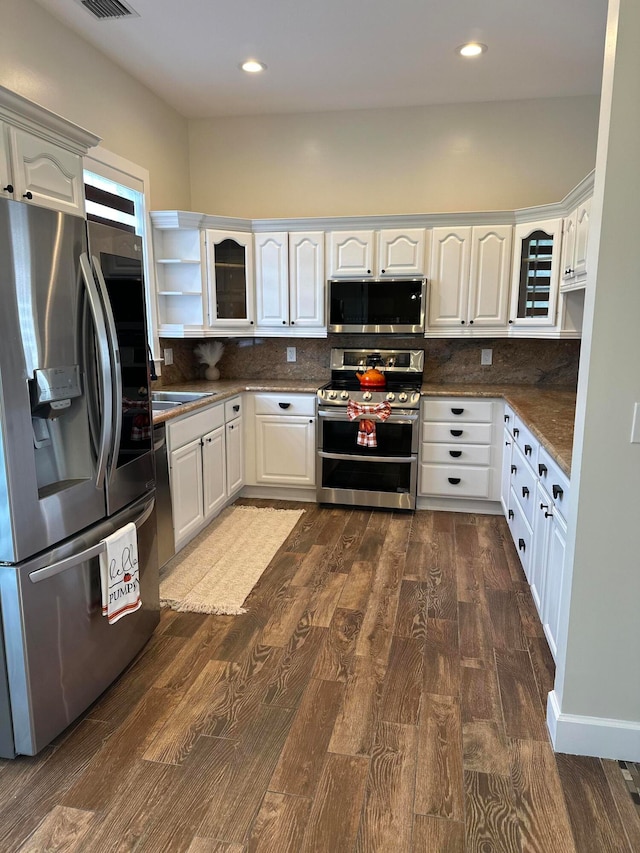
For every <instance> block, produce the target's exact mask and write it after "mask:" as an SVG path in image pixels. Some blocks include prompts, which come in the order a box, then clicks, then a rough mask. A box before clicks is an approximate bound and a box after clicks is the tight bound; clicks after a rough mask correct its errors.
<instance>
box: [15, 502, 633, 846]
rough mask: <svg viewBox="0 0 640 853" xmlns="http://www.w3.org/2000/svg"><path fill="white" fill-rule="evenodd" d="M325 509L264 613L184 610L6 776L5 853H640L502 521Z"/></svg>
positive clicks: (615, 775) (610, 767) (621, 791)
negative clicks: (560, 748)
mask: <svg viewBox="0 0 640 853" xmlns="http://www.w3.org/2000/svg"><path fill="white" fill-rule="evenodd" d="M245 502H246V503H253V504H260V503H263V502H260V501H250V502H249V501H245ZM264 503H266V502H264ZM270 505H274V504H273V502H270ZM277 505H279V506H288V504H284V503H282V502H281V503H279V504H277ZM305 509H306V512H305V514H304V515H303V516H302V518H301V519H300V521H299V522H298V524H297V526H296V528H295V529H294V531H293V532H292V534H291V535H290V536H289V538H288V540H287V541H286V543H285V544H284V546H283V547H282V548H281V549H280V551H279V552H278V554H277V555H276V557H275V558H274V560H273V561H272V563H271V565H270V567H269V569H268V570H267V571H266V572H265V574H264V575H263V577H262V578H261V580H260V582H259V584H258V585H257V587H256V588H255V590H254V591H253V592H252V594H251V596H250V598H249V599H248V601H247V605H246V606H247V613H246V614H244V615H242V616H234V617H232V616H203V615H199V614H189V613H184V614H178V613H175V612H172V611H166V612H163V614H162V620H161V624H160V627H159V629H158V631H157V632H156V634H155V635H154V637H153V638H152V640H151V641H150V643H149V644H148V646H147V647H146V648H145V650H144V651H143V653H142V654H141V655H140V656H139V657H138V658H137V660H136V661H135V662H134V663H133V664H132V665H131V666H130V667H129V668H128V669H127V671H126V672H125V673H124V674H123V675H122V677H121V678H120V679H119V680H118V681H117V682H116V683H115V684H114V685H113V686H112V687H111V688H110V689H109V690H108V691H107V692H106V693H105V694H104V695H103V696H102V697H101V698H100V699H99V701H98V702H97V703H96V704H95V705H94V706H93V707H92V708H91V709H90V710H89V711H88V712H87V714H86V715H85V716H84V718H83V719H81V720H79V721H78V722H77V723H76V724H74V725H73V726H72V727H71V728H70V729H69V730H67V731H66V732H65V733H64V734H63V735H62V736H60V738H58V740H57V741H56V742H55V743H54V744H52V745H51V746H49V747H47V748H46V749H45V750H44V751H43V752H42V753H41V754H40V755H39V756H37V757H35V758H26V757H21V758H18V759H16V760H15V761H2V762H0V851H2V853H9V851H21V853H25V851H33V852H34V853H35V851H63V850H64V851H67V853H70V851H78V853H80V852H81V853H86V852H87V851H97V853H105V851H127V850H135V851H148V853H161V851H171V853H174V851H176V853H177V851H188V853H298V851H300V853H303V851H304V853H321V851H322V853H324V852H325V851H326V853H343V851H344V853H365V851H382V853H403V851H406V853H418V851H430V852H431V853H462V851H465V853H490V852H491V851H505V852H506V851H508V853H514V851H522V852H523V853H524V851H532V853H570V851H575V853H609V851H611V853H613V851H616V853H622V852H623V851H624V852H625V853H633V851H638V850H640V817H638V812H637V810H636V809H635V806H634V805H633V803H632V802H631V799H630V797H629V795H628V792H627V790H626V786H625V783H624V780H623V779H622V776H621V774H620V772H619V769H618V767H617V764H616V763H615V762H608V761H600V760H597V759H588V758H578V757H572V756H565V755H555V754H554V753H553V751H552V749H551V745H550V743H549V739H548V736H547V730H546V726H545V703H546V694H547V692H548V691H549V690H550V689H551V687H552V684H553V661H552V659H551V657H550V654H549V651H548V649H547V647H546V643H545V640H544V636H543V633H542V629H541V626H540V623H539V621H538V617H537V615H536V613H535V609H534V606H533V602H532V600H531V598H530V594H529V589H528V586H527V584H526V582H525V579H524V576H523V575H522V572H521V569H520V566H519V563H518V559H517V556H516V553H515V551H514V549H513V546H512V544H511V542H510V540H509V537H508V531H507V529H506V525H505V523H504V521H503V519H501V518H497V517H491V516H474V515H464V514H452V513H430V512H418V513H415V515H409V514H393V513H389V512H368V511H363V510H359V509H358V510H349V509H338V508H333V509H332V508H320V507H316V506H314V505H305Z"/></svg>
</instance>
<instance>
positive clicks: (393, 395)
mask: <svg viewBox="0 0 640 853" xmlns="http://www.w3.org/2000/svg"><path fill="white" fill-rule="evenodd" d="M395 399H396V395H395V394H394V393H393V391H389V393H388V394H387V400H388V401H389V402H390V403H393V401H394V400H395Z"/></svg>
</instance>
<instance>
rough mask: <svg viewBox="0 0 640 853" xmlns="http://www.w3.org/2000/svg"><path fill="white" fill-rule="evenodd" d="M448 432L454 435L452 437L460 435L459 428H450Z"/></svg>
mask: <svg viewBox="0 0 640 853" xmlns="http://www.w3.org/2000/svg"><path fill="white" fill-rule="evenodd" d="M449 432H450V433H451V435H452V436H454V438H460V436H461V435H462V430H461V429H450V430H449Z"/></svg>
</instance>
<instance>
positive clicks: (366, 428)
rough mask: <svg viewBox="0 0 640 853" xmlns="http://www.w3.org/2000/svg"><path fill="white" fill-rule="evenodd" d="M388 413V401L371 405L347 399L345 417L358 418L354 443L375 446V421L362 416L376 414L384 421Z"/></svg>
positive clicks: (353, 419)
mask: <svg viewBox="0 0 640 853" xmlns="http://www.w3.org/2000/svg"><path fill="white" fill-rule="evenodd" d="M390 414H391V406H390V405H389V403H386V402H385V403H376V404H375V405H373V406H367V405H365V404H364V403H356V402H355V401H354V400H349V402H348V403H347V417H348V418H349V420H350V421H355V420H356V419H357V418H359V422H358V437H357V438H356V443H357V444H360V445H362V447H377V446H378V439H377V438H376V422H375V421H372V420H371V419H370V418H366V417H364V415H376V416H377V417H378V418H379V419H380V420H381V421H386V419H387V418H388V417H389V415H390Z"/></svg>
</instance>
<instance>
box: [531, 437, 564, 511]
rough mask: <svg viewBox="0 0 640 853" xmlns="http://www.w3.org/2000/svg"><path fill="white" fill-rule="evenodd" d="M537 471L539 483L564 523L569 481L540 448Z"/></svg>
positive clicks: (556, 464) (555, 463) (542, 448)
mask: <svg viewBox="0 0 640 853" xmlns="http://www.w3.org/2000/svg"><path fill="white" fill-rule="evenodd" d="M537 471H538V473H539V475H540V482H541V483H542V485H543V486H544V488H545V490H546V491H547V492H548V493H549V496H550V497H551V498H552V499H553V503H554V506H555V508H556V511H557V512H558V513H559V514H560V515H561V516H562V517H563V518H564V519H565V521H566V518H567V506H568V504H569V487H570V480H569V478H568V477H567V475H566V474H565V473H564V472H563V471H561V470H560V466H559V465H558V463H557V462H556V461H555V460H554V459H553V458H552V457H551V456H550V455H549V453H547V451H546V450H545V449H544V447H541V448H540V453H539V454H538V466H537Z"/></svg>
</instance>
